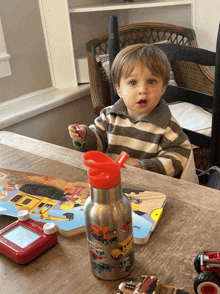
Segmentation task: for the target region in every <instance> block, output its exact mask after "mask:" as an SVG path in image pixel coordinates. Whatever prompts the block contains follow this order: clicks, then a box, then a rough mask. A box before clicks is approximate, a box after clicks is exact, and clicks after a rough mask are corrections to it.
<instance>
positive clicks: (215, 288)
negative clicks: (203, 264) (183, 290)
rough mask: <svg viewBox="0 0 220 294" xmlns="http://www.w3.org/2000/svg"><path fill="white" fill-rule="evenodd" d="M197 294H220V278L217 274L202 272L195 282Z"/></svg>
mask: <svg viewBox="0 0 220 294" xmlns="http://www.w3.org/2000/svg"><path fill="white" fill-rule="evenodd" d="M194 290H195V292H196V293H197V294H210V293H212V294H220V278H219V277H218V276H217V274H215V273H211V272H201V273H200V274H199V275H198V276H197V277H196V278H195V281H194Z"/></svg>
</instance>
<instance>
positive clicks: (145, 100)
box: [137, 99, 147, 106]
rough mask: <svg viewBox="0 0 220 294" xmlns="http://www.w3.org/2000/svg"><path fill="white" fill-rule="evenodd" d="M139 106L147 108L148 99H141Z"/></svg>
mask: <svg viewBox="0 0 220 294" xmlns="http://www.w3.org/2000/svg"><path fill="white" fill-rule="evenodd" d="M137 104H139V105H141V106H145V105H146V104H147V99H141V100H139V101H138V103H137Z"/></svg>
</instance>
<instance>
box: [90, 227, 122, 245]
mask: <svg viewBox="0 0 220 294" xmlns="http://www.w3.org/2000/svg"><path fill="white" fill-rule="evenodd" d="M90 234H91V236H92V237H93V238H95V239H96V240H98V241H101V242H102V243H103V244H104V245H107V244H109V243H112V242H115V241H118V235H117V231H116V230H115V229H111V228H109V227H100V226H96V225H93V224H91V225H90Z"/></svg>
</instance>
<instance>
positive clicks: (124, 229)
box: [121, 217, 132, 233]
mask: <svg viewBox="0 0 220 294" xmlns="http://www.w3.org/2000/svg"><path fill="white" fill-rule="evenodd" d="M131 226H132V222H131V217H129V218H128V219H127V222H126V224H125V225H124V226H123V227H121V231H122V232H123V233H127V232H128V231H129V230H130V229H131Z"/></svg>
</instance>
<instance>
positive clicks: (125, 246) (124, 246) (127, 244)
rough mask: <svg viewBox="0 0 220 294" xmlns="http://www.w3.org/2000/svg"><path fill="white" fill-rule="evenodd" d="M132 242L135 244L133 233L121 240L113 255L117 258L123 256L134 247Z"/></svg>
mask: <svg viewBox="0 0 220 294" xmlns="http://www.w3.org/2000/svg"><path fill="white" fill-rule="evenodd" d="M132 244H133V234H131V235H130V236H129V237H128V238H127V239H125V240H124V241H123V242H120V243H119V244H118V246H117V248H116V249H113V250H112V253H111V256H112V257H113V258H115V259H119V258H122V257H123V256H124V255H126V254H127V253H128V252H129V251H130V250H131V249H132Z"/></svg>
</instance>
